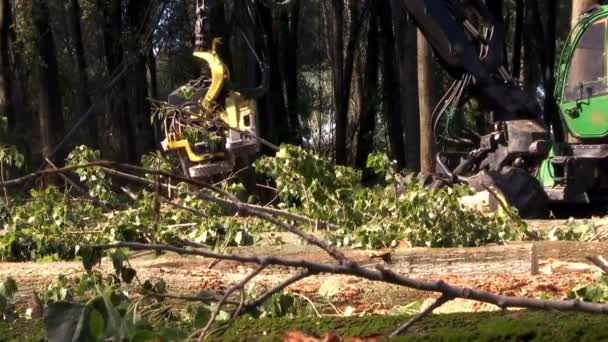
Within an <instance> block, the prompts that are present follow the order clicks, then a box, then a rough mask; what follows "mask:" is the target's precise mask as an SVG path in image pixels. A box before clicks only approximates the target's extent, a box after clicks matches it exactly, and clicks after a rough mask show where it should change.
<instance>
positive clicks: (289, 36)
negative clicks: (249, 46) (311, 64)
mask: <svg viewBox="0 0 608 342" xmlns="http://www.w3.org/2000/svg"><path fill="white" fill-rule="evenodd" d="M300 5H301V4H300V2H299V1H297V0H296V4H295V5H294V8H293V10H292V11H291V12H286V13H283V14H281V19H282V20H281V21H282V28H281V31H280V32H279V34H280V35H281V38H282V39H281V43H282V49H281V50H282V53H281V55H282V57H283V61H282V73H283V79H284V82H285V98H286V100H287V114H288V125H289V137H288V142H290V143H291V144H295V145H299V144H301V143H302V138H301V135H300V130H301V125H300V115H299V101H298V30H299V20H300Z"/></svg>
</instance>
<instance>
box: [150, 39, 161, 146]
mask: <svg viewBox="0 0 608 342" xmlns="http://www.w3.org/2000/svg"><path fill="white" fill-rule="evenodd" d="M147 63H148V72H150V96H151V97H152V99H154V100H158V99H159V94H158V70H157V67H156V56H155V55H154V51H153V50H152V48H150V49H148V59H147ZM153 127H154V141H155V142H156V143H157V145H158V143H159V142H160V141H161V140H162V132H161V123H160V122H155V123H154V124H153Z"/></svg>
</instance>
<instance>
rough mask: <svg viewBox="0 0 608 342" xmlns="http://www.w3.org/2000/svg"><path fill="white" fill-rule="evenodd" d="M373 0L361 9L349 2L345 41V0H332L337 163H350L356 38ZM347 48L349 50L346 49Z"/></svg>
mask: <svg viewBox="0 0 608 342" xmlns="http://www.w3.org/2000/svg"><path fill="white" fill-rule="evenodd" d="M371 1H373V0H366V1H364V2H363V5H362V8H363V10H362V11H358V8H357V3H355V2H350V3H349V10H350V22H349V37H348V42H347V43H346V46H345V45H344V41H345V38H344V18H345V16H344V9H345V8H344V1H343V0H331V1H330V6H329V8H330V11H329V26H330V27H329V44H330V59H331V65H332V78H333V82H332V83H333V90H334V100H335V106H336V108H335V126H336V128H335V149H336V163H337V164H340V165H346V164H347V163H348V111H349V105H350V90H351V83H352V78H353V70H354V67H355V55H356V53H357V42H358V39H359V32H360V30H361V26H362V24H363V20H364V18H365V17H366V15H367V14H368V13H367V12H368V11H369V4H370V3H371ZM344 49H346V50H344Z"/></svg>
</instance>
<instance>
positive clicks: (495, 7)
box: [486, 0, 503, 20]
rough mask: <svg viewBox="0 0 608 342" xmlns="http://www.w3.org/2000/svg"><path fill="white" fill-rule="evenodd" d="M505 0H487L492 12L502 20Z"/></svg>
mask: <svg viewBox="0 0 608 342" xmlns="http://www.w3.org/2000/svg"><path fill="white" fill-rule="evenodd" d="M502 5H503V0H486V6H487V7H488V9H489V10H490V13H492V15H494V16H495V17H496V19H498V20H501V19H502V14H503V8H502Z"/></svg>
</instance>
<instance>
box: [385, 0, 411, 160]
mask: <svg viewBox="0 0 608 342" xmlns="http://www.w3.org/2000/svg"><path fill="white" fill-rule="evenodd" d="M379 15H380V20H379V22H380V31H381V32H382V54H383V63H382V81H383V85H382V103H383V107H384V108H383V110H384V115H385V117H386V122H387V128H388V137H389V143H390V146H391V153H392V157H393V159H394V160H396V161H397V165H398V166H399V168H401V169H402V168H405V145H404V141H403V126H402V120H401V118H402V117H401V107H402V106H401V100H400V96H399V93H400V92H399V77H398V74H397V71H398V69H397V64H396V63H397V60H396V58H395V36H394V33H393V20H392V16H391V10H390V6H389V4H388V3H387V2H386V1H383V2H380V9H379Z"/></svg>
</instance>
